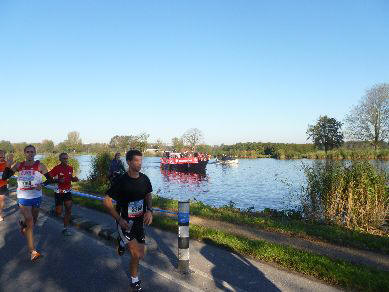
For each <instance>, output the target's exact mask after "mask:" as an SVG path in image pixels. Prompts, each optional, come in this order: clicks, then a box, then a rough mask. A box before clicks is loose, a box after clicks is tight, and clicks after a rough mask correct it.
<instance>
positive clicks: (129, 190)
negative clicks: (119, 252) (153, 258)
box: [103, 150, 153, 291]
mask: <svg viewBox="0 0 389 292" xmlns="http://www.w3.org/2000/svg"><path fill="white" fill-rule="evenodd" d="M126 160H127V164H128V171H127V172H126V173H125V174H123V175H122V176H121V177H120V178H118V179H117V180H116V181H115V183H114V184H113V185H112V186H111V188H110V189H109V190H108V191H107V195H106V196H105V198H104V202H103V203H104V206H105V207H106V208H107V210H108V211H109V213H110V214H111V215H112V217H113V218H115V220H116V222H117V223H118V232H119V235H120V238H121V240H122V241H123V242H124V244H125V245H126V247H127V249H128V250H129V252H130V254H131V260H130V275H131V283H130V288H131V290H132V291H141V290H142V289H141V286H140V280H139V279H138V267H139V260H140V259H142V258H143V257H144V254H145V245H144V244H145V233H144V228H143V224H147V225H149V224H151V222H152V219H153V216H152V208H151V192H152V190H153V189H152V186H151V183H150V180H149V178H148V177H147V176H146V175H145V174H143V173H141V172H140V170H141V167H142V153H141V152H140V151H138V150H130V151H128V152H127V154H126ZM112 199H114V200H115V201H116V204H117V206H118V208H117V209H118V211H119V212H118V211H117V209H115V208H114V207H113V204H112ZM119 248H120V246H119Z"/></svg>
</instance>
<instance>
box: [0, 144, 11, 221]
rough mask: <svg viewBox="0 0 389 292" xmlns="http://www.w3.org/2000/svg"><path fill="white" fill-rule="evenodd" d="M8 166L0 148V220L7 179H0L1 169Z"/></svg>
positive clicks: (0, 218) (1, 218)
mask: <svg viewBox="0 0 389 292" xmlns="http://www.w3.org/2000/svg"><path fill="white" fill-rule="evenodd" d="M11 157H12V158H13V156H12V154H10V155H9V158H11ZM7 166H8V167H10V165H8V163H7V161H6V160H5V151H4V150H0V222H2V221H4V217H3V209H4V200H5V196H6V195H7V194H8V188H7V180H6V179H4V180H3V179H2V176H3V171H4V170H5V168H6V167H7Z"/></svg>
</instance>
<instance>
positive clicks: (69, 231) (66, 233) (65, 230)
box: [62, 228, 73, 236]
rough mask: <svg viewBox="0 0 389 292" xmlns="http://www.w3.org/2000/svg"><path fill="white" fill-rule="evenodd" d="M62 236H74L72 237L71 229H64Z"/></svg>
mask: <svg viewBox="0 0 389 292" xmlns="http://www.w3.org/2000/svg"><path fill="white" fill-rule="evenodd" d="M62 234H63V235H64V236H72V235H73V232H72V231H71V230H70V229H69V228H64V229H63V230H62Z"/></svg>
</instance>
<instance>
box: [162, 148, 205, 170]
mask: <svg viewBox="0 0 389 292" xmlns="http://www.w3.org/2000/svg"><path fill="white" fill-rule="evenodd" d="M208 161H209V157H208V155H205V154H202V153H197V152H195V153H193V154H189V153H175V152H169V151H167V152H165V153H164V155H163V157H162V158H161V168H162V169H164V170H175V171H180V172H197V173H205V171H206V167H207V164H208Z"/></svg>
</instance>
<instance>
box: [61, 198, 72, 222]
mask: <svg viewBox="0 0 389 292" xmlns="http://www.w3.org/2000/svg"><path fill="white" fill-rule="evenodd" d="M64 205H65V216H64V217H63V227H64V228H67V227H68V226H69V222H70V217H71V215H72V205H73V202H72V200H67V201H65V202H64ZM61 207H62V206H61Z"/></svg>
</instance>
